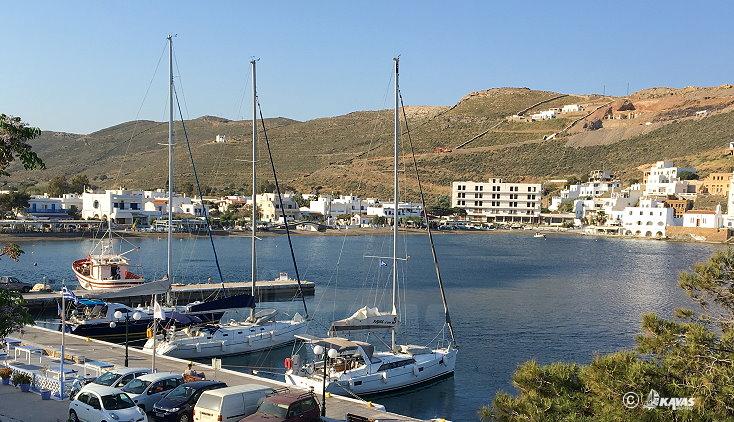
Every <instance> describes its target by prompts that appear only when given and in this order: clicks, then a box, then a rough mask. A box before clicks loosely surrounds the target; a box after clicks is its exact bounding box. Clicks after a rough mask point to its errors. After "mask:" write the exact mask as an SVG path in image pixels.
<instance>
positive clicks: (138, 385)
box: [122, 378, 150, 394]
mask: <svg viewBox="0 0 734 422" xmlns="http://www.w3.org/2000/svg"><path fill="white" fill-rule="evenodd" d="M149 385H150V381H143V380H141V379H139V378H135V379H134V380H132V381H130V382H129V383H127V384H125V386H124V387H122V391H124V392H126V393H133V394H142V393H143V391H145V389H146V388H147V387H148V386H149Z"/></svg>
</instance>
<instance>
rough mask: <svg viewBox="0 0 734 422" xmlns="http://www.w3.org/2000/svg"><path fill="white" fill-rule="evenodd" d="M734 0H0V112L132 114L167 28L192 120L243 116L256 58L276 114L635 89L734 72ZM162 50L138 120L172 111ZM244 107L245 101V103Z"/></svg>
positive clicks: (60, 116) (720, 79)
mask: <svg viewBox="0 0 734 422" xmlns="http://www.w3.org/2000/svg"><path fill="white" fill-rule="evenodd" d="M733 11H734V3H732V2H730V1H676V0H672V1H664V2H663V1H660V2H657V1H655V2H653V1H650V2H646V1H639V0H637V1H589V0H587V1H562V0H559V1H543V2H540V1H538V2H535V1H522V2H514V1H502V2H499V1H498V2H495V1H476V2H472V1H446V0H444V1H423V2H419V1H396V0H392V1H378V0H370V1H344V0H342V1H330V2H326V1H292V2H287V1H283V2H280V1H278V2H276V1H260V2H255V1H206V2H194V1H171V2H168V1H115V2H113V1H102V0H98V1H12V0H3V1H2V2H0V40H2V45H1V46H0V51H1V52H2V55H1V56H0V112H3V113H6V114H13V115H18V116H21V117H23V119H24V120H26V121H28V122H29V123H31V124H33V125H36V126H39V127H41V128H42V129H48V130H63V131H70V132H77V133H89V132H92V131H95V130H97V129H101V128H104V127H107V126H110V125H113V124H117V123H120V122H123V121H128V120H133V119H134V118H135V116H136V114H137V112H138V108H139V107H140V104H141V100H142V98H143V96H144V94H145V91H146V88H147V87H148V83H149V81H150V80H151V77H152V76H153V73H154V70H155V68H156V63H157V62H158V59H159V57H161V53H162V52H163V49H164V44H165V36H166V34H168V33H169V32H172V33H176V34H178V37H177V38H176V40H175V50H176V57H177V60H178V64H179V69H180V83H181V84H182V86H183V92H184V94H185V97H186V105H187V109H188V112H189V117H198V116H200V115H205V114H211V115H217V116H222V117H227V118H241V117H242V115H243V109H242V106H241V99H242V93H243V89H245V88H246V87H247V89H249V84H247V85H246V80H247V79H248V78H249V64H248V61H249V59H250V57H252V56H257V57H259V58H260V62H259V64H258V88H259V93H260V101H261V104H262V107H263V110H264V112H265V114H266V116H284V117H290V118H295V119H299V120H305V119H311V118H315V117H322V116H331V115H338V114H344V113H348V112H350V111H354V110H365V109H378V108H385V107H387V106H388V104H387V102H386V100H385V94H386V89H387V87H388V83H389V80H390V72H391V58H392V57H393V55H394V54H398V53H399V54H401V57H402V59H401V88H402V91H403V96H404V98H405V100H406V102H407V103H408V104H411V105H449V104H453V103H455V102H456V101H457V100H458V99H459V98H461V97H462V96H463V95H464V94H466V93H468V92H470V91H476V90H481V89H486V88H490V87H497V86H527V87H531V88H537V89H546V90H553V91H560V92H573V93H592V92H596V93H601V91H602V89H603V86H606V92H607V93H608V94H610V93H611V94H619V95H622V94H624V93H625V92H626V90H627V84H628V83H629V86H630V89H631V90H632V91H634V90H638V89H641V88H647V87H651V86H675V87H681V86H687V85H719V84H723V83H731V82H732V79H734V78H732V75H734V66H733V64H734V63H733V61H734V53H733V52H732V50H731V48H730V44H731V40H732V39H733V38H734V25H732V22H734V16H733V15H734V14H733V13H732V12H733ZM165 60H166V58H164V60H163V62H162V63H161V68H160V69H159V71H158V74H157V75H156V78H155V80H154V83H153V84H152V86H151V91H150V94H149V95H148V98H147V100H146V101H145V103H144V105H143V108H142V111H141V113H140V118H145V119H153V120H164V119H166V116H165V114H164V112H165V106H166V95H167V91H166V89H167V88H166V74H167V69H166V67H165V63H166V62H165ZM244 110H247V107H246V106H245V108H244Z"/></svg>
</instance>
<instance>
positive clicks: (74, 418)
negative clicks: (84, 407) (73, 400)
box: [69, 410, 79, 422]
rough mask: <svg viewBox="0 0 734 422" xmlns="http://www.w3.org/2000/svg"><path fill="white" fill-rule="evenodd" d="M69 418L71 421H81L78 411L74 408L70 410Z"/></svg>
mask: <svg viewBox="0 0 734 422" xmlns="http://www.w3.org/2000/svg"><path fill="white" fill-rule="evenodd" d="M69 420H70V421H71V422H79V418H78V417H77V416H76V412H75V411H73V410H69Z"/></svg>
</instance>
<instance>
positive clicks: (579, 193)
mask: <svg viewBox="0 0 734 422" xmlns="http://www.w3.org/2000/svg"><path fill="white" fill-rule="evenodd" d="M621 186H622V183H621V182H620V181H619V180H615V179H614V175H613V174H612V172H610V171H609V170H594V171H592V172H590V173H589V181H588V182H584V183H577V184H573V185H569V187H568V188H567V189H563V190H561V192H560V194H559V195H558V196H554V197H552V198H551V203H550V205H549V206H548V209H549V210H550V211H557V210H558V208H559V207H560V206H561V204H562V203H564V202H570V201H573V200H576V199H579V198H594V197H597V196H602V195H604V194H606V193H607V192H610V191H614V190H617V189H619V188H620V187H621ZM574 208H575V205H574Z"/></svg>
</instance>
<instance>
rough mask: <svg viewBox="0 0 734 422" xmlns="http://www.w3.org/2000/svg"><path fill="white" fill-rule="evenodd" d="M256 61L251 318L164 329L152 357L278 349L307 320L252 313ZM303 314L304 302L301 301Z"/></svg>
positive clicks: (254, 186) (270, 311)
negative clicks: (181, 328)
mask: <svg viewBox="0 0 734 422" xmlns="http://www.w3.org/2000/svg"><path fill="white" fill-rule="evenodd" d="M256 62H257V61H256V60H252V61H251V62H250V64H251V65H252V95H253V96H252V210H253V211H252V218H251V222H252V244H251V250H252V262H251V277H252V289H251V291H252V295H251V298H252V300H251V301H250V303H249V304H248V305H247V307H249V308H250V316H249V317H248V318H247V319H245V320H243V321H235V320H231V321H229V322H228V323H221V322H220V323H219V324H208V325H204V326H201V327H193V326H190V327H186V328H185V329H183V330H176V329H172V330H166V331H164V332H163V333H162V334H161V338H160V339H159V340H158V341H156V338H155V337H154V338H152V339H149V340H148V341H147V342H146V344H145V346H144V349H147V350H153V351H154V353H155V354H158V355H162V356H172V357H176V358H181V359H192V358H205V357H212V356H232V355H241V354H247V353H253V352H257V351H260V350H267V349H270V348H275V347H280V346H283V345H286V344H290V343H293V342H294V341H295V335H298V334H302V333H304V332H305V330H306V319H305V318H304V317H303V316H301V315H300V314H299V313H295V314H294V315H293V317H292V318H290V319H277V317H278V312H277V311H276V310H274V309H267V310H261V311H258V312H256V311H255V300H254V296H255V282H256V280H257V261H256V257H257V247H256V241H257V237H256V234H257V209H258V208H257V171H256V161H257V160H256V159H257V84H256V82H257V80H256ZM304 312H305V302H304Z"/></svg>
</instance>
